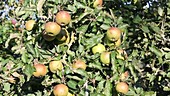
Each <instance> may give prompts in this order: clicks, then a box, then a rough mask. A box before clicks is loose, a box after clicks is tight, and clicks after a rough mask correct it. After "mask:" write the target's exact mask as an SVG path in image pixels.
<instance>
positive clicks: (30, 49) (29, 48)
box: [26, 44, 35, 56]
mask: <svg viewBox="0 0 170 96" xmlns="http://www.w3.org/2000/svg"><path fill="white" fill-rule="evenodd" d="M26 48H27V50H28V51H29V52H30V53H32V54H33V56H35V50H34V48H33V46H32V45H30V44H26Z"/></svg>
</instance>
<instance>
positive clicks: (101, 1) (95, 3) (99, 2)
mask: <svg viewBox="0 0 170 96" xmlns="http://www.w3.org/2000/svg"><path fill="white" fill-rule="evenodd" d="M102 4H103V0H95V1H94V3H93V7H97V6H99V7H101V6H102Z"/></svg>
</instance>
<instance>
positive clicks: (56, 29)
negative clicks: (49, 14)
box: [45, 22, 61, 36]
mask: <svg viewBox="0 0 170 96" xmlns="http://www.w3.org/2000/svg"><path fill="white" fill-rule="evenodd" d="M45 31H46V34H48V35H50V36H56V35H57V34H59V33H60V31H61V27H60V25H58V24H57V23H55V22H47V23H46V24H45Z"/></svg>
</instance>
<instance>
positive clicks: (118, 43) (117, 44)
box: [115, 38, 121, 47]
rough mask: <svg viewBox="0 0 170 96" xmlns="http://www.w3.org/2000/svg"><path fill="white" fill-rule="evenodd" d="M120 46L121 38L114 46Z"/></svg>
mask: <svg viewBox="0 0 170 96" xmlns="http://www.w3.org/2000/svg"><path fill="white" fill-rule="evenodd" d="M120 45H121V38H119V39H118V40H117V41H115V46H116V47H119V46H120Z"/></svg>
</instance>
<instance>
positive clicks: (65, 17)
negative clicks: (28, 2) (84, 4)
mask: <svg viewBox="0 0 170 96" xmlns="http://www.w3.org/2000/svg"><path fill="white" fill-rule="evenodd" d="M70 21H71V16H70V14H69V13H68V12H67V11H59V12H58V13H57V14H56V22H57V23H58V24H59V25H61V26H65V25H67V24H69V23H70Z"/></svg>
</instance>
